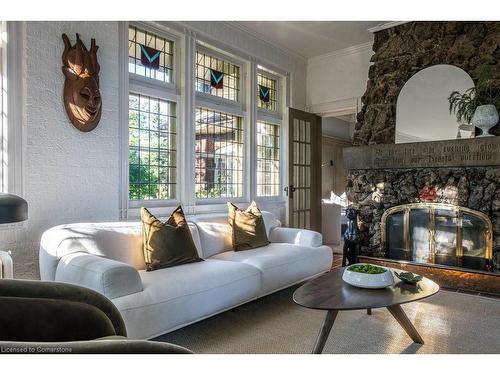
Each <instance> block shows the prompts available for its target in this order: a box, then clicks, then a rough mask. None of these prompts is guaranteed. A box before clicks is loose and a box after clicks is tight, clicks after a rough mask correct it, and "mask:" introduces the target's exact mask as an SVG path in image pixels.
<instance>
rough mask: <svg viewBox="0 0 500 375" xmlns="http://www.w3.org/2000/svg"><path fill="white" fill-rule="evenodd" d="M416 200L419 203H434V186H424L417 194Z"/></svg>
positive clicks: (435, 194) (435, 195)
mask: <svg viewBox="0 0 500 375" xmlns="http://www.w3.org/2000/svg"><path fill="white" fill-rule="evenodd" d="M418 199H420V201H421V202H435V201H436V199H437V192H436V188H435V187H434V186H429V185H428V184H426V185H425V186H424V187H423V188H422V189H421V190H420V191H419V192H418Z"/></svg>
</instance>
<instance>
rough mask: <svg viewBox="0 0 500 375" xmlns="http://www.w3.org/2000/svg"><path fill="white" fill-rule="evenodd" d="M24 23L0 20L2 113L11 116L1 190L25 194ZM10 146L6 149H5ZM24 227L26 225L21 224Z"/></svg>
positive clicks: (0, 108)
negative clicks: (21, 46)
mask: <svg viewBox="0 0 500 375" xmlns="http://www.w3.org/2000/svg"><path fill="white" fill-rule="evenodd" d="M24 34H25V29H24V22H22V21H0V39H1V40H0V43H2V57H1V58H2V71H1V72H0V74H2V81H3V82H2V85H3V88H2V90H3V89H5V88H6V91H4V92H3V94H4V95H2V103H0V110H1V111H0V112H1V115H2V116H3V114H4V112H6V113H7V114H8V116H7V120H6V121H5V122H3V119H2V121H0V125H1V126H2V127H3V131H6V133H7V141H6V142H5V140H4V139H3V137H4V134H5V133H3V131H2V134H0V136H1V137H0V140H1V141H2V146H1V149H0V152H2V154H3V155H2V162H3V161H4V160H3V159H4V157H5V158H6V159H7V163H8V167H7V168H5V169H4V168H3V167H2V169H3V173H1V174H3V175H0V184H1V186H0V191H3V192H9V193H11V194H17V195H20V196H22V195H24V160H25V152H26V147H25V146H26V138H25V136H26V131H25V127H26V123H25V117H24V114H23V113H24V112H23V108H24V107H23V106H24V89H23V84H22V81H23V63H22V62H23V61H24V60H23V58H24V53H23V52H24V51H23V49H22V48H19V45H22V42H23V40H24ZM4 146H6V148H4ZM20 225H23V224H20Z"/></svg>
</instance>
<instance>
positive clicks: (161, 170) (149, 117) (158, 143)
mask: <svg viewBox="0 0 500 375" xmlns="http://www.w3.org/2000/svg"><path fill="white" fill-rule="evenodd" d="M176 127H177V124H176V105H175V103H174V102H170V101H166V100H162V99H158V98H154V97H151V96H147V95H141V94H133V93H131V94H130V95H129V199H130V200H151V199H174V198H175V196H176V192H175V188H176V173H177V172H176V159H177V154H176V153H177V151H176V134H177V132H176Z"/></svg>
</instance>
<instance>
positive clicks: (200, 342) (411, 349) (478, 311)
mask: <svg viewBox="0 0 500 375" xmlns="http://www.w3.org/2000/svg"><path fill="white" fill-rule="evenodd" d="M296 288H297V287H292V288H288V289H285V290H283V291H280V292H278V293H274V294H272V295H270V296H266V297H264V298H261V299H259V300H257V301H254V302H250V303H248V304H246V305H243V306H241V307H239V308H237V309H236V310H232V311H228V312H225V313H222V314H219V315H217V316H214V317H212V318H209V319H206V320H204V321H201V322H199V323H195V324H193V325H190V326H188V327H185V328H182V329H179V330H177V331H174V332H171V333H168V334H166V335H163V336H160V337H158V338H156V339H155V340H157V341H165V342H170V343H174V344H178V345H181V346H184V347H187V348H189V349H191V350H193V351H194V352H195V353H212V354H231V353H238V354H251V353H272V354H292V353H310V352H311V350H312V348H313V346H314V342H315V339H316V336H317V334H318V331H319V329H320V326H321V323H322V321H323V318H324V316H325V312H323V311H317V310H310V309H306V308H303V307H300V306H298V305H296V304H295V303H293V301H292V294H293V291H294V290H295V289H296ZM402 307H403V309H404V310H405V311H406V313H407V315H408V317H409V318H410V320H411V321H412V322H414V325H415V327H416V328H417V330H418V331H419V333H420V335H421V336H422V337H423V339H424V341H425V344H424V345H420V344H415V343H413V342H412V340H411V339H410V338H409V337H408V335H407V334H406V333H405V332H404V331H403V329H402V328H401V327H400V326H399V324H398V323H397V322H396V321H395V320H394V318H393V317H392V316H391V315H390V313H389V312H388V311H387V310H386V309H376V310H373V314H372V315H367V314H366V312H365V311H346V312H340V313H339V314H338V316H337V319H336V321H335V324H334V326H333V328H332V332H331V333H330V336H329V338H328V341H327V343H326V346H325V349H324V353H330V354H335V353H339V354H340V353H342V354H351V353H357V354H369V353H374V354H384V353H387V354H388V353H394V354H399V353H453V354H454V353H500V300H499V299H494V298H488V297H480V296H476V295H469V294H462V293H458V292H451V291H440V292H439V293H438V294H436V295H434V296H432V297H430V298H428V299H425V300H422V301H420V302H414V303H410V304H406V305H402Z"/></svg>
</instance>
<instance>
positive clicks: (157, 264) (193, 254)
mask: <svg viewBox="0 0 500 375" xmlns="http://www.w3.org/2000/svg"><path fill="white" fill-rule="evenodd" d="M141 220H142V247H143V251H144V260H145V262H146V271H154V270H157V269H160V268H167V267H174V266H179V265H181V264H186V263H193V262H200V261H203V259H201V258H200V257H199V256H198V252H197V250H196V245H195V244H194V241H193V237H192V236H191V231H190V230H189V226H188V224H187V222H186V218H185V217H184V211H182V207H181V206H179V207H177V208H176V209H175V210H174V211H173V212H172V214H171V215H170V217H169V218H168V219H167V220H166V221H165V222H164V223H162V222H161V221H160V220H158V219H157V218H156V216H154V215H153V214H152V213H151V212H149V211H148V209H147V208H144V207H143V208H141Z"/></svg>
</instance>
